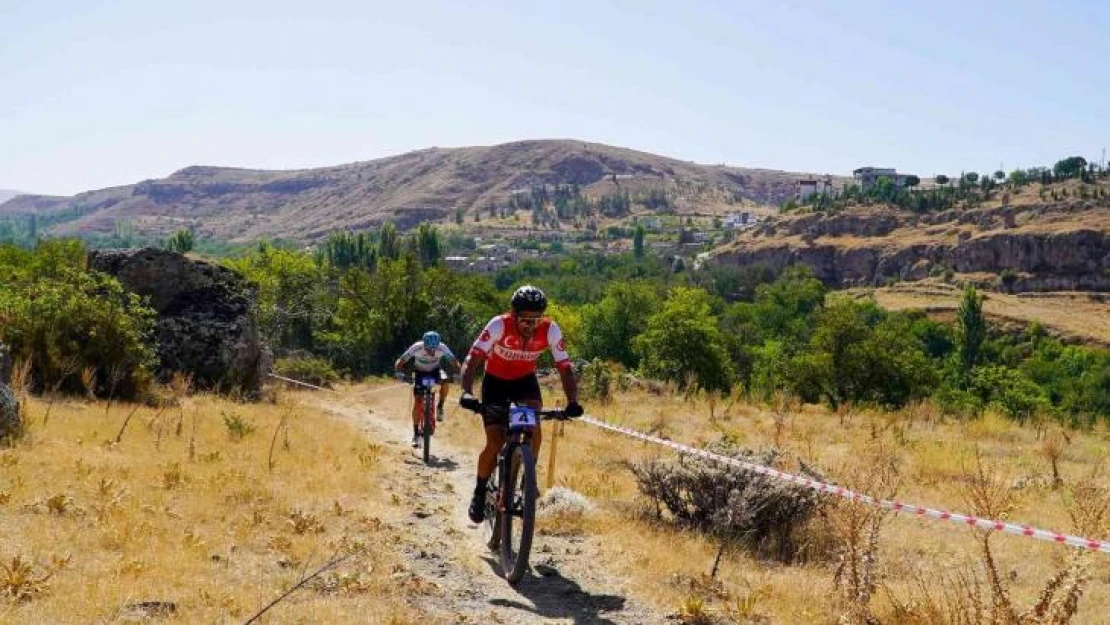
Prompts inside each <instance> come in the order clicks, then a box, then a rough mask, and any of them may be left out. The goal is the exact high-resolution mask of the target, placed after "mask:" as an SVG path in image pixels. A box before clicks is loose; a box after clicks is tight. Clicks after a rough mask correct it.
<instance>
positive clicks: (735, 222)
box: [721, 212, 755, 230]
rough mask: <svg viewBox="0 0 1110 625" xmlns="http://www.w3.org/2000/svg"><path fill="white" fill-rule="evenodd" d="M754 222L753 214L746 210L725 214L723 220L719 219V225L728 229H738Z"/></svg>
mask: <svg viewBox="0 0 1110 625" xmlns="http://www.w3.org/2000/svg"><path fill="white" fill-rule="evenodd" d="M754 223H755V215H753V214H751V213H748V212H744V213H733V214H731V215H727V216H725V218H724V220H723V221H721V225H722V226H724V227H725V228H726V229H728V230H739V229H740V228H745V227H747V226H750V225H752V224H754Z"/></svg>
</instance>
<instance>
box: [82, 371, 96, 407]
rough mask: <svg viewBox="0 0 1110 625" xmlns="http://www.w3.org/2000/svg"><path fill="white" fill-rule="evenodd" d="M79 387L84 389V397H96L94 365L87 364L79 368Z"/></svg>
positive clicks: (92, 398)
mask: <svg viewBox="0 0 1110 625" xmlns="http://www.w3.org/2000/svg"><path fill="white" fill-rule="evenodd" d="M81 387H82V388H84V389H85V398H86V399H89V400H94V399H96V367H94V366H92V365H89V366H88V367H85V368H84V369H81Z"/></svg>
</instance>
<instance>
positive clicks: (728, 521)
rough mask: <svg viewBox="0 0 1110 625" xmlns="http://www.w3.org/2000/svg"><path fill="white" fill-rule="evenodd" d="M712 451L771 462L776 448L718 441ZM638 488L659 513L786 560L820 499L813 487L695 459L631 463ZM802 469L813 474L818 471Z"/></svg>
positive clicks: (820, 503) (817, 476) (683, 458)
mask: <svg viewBox="0 0 1110 625" xmlns="http://www.w3.org/2000/svg"><path fill="white" fill-rule="evenodd" d="M710 449H711V450H712V451H714V452H715V453H719V454H721V455H726V456H730V457H733V458H738V459H741V460H745V461H747V462H753V463H756V464H762V465H766V466H773V465H774V463H775V461H776V459H777V457H778V452H777V451H775V450H769V451H766V452H764V453H762V454H757V453H755V452H752V451H749V450H742V449H736V448H733V447H732V446H731V445H730V444H727V443H720V444H716V445H713V446H710ZM629 468H630V470H631V471H632V474H633V475H634V476H635V477H636V483H637V486H638V487H639V489H640V492H641V493H642V494H643V495H644V496H646V497H647V498H648V499H650V500H651V502H652V503H653V504H654V506H655V510H656V512H657V514H659V515H660V516H662V512H663V510H664V509H666V511H667V512H668V513H669V514H670V515H671V516H672V517H673V518H674V519H675V520H676V521H677V522H679V523H680V524H682V525H685V526H687V527H690V528H692V529H695V530H698V531H702V532H706V533H709V534H713V535H715V536H718V537H720V538H722V539H725V540H731V541H737V542H740V543H742V544H744V545H746V546H748V547H749V548H752V549H754V550H756V551H757V552H760V553H764V554H771V555H774V556H775V557H778V558H779V559H781V560H784V561H787V560H790V559H792V558H793V556H794V555H795V554H796V553H797V547H798V546H797V545H796V544H795V541H794V536H795V535H796V533H797V532H798V530H800V529H801V528H802V527H803V526H804V525H806V523H807V522H808V521H809V520H810V519H811V518H813V517H814V515H815V514H816V513H817V512H818V510H819V509H820V507H821V506H822V505H823V504H824V502H823V500H822V499H821V497H820V496H819V495H818V494H817V493H816V492H815V491H812V490H809V489H807V488H802V487H800V486H796V485H794V484H788V483H786V482H782V481H779V480H772V479H770V478H767V477H764V476H762V475H758V474H755V473H751V472H749V471H742V470H739V469H736V468H731V467H728V468H723V467H721V466H719V465H717V464H715V463H711V462H708V461H705V460H700V459H696V458H686V457H681V458H679V459H677V460H652V461H648V462H643V463H639V464H633V465H630V467H629ZM803 471H804V472H805V473H807V474H809V475H810V476H812V477H814V478H816V479H823V478H822V477H821V476H820V475H816V474H813V473H812V472H810V471H805V470H804V468H803Z"/></svg>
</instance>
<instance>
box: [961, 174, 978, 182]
mask: <svg viewBox="0 0 1110 625" xmlns="http://www.w3.org/2000/svg"><path fill="white" fill-rule="evenodd" d="M963 179H964V180H966V181H968V182H969V183H971V184H975V183H976V182H978V181H979V172H976V171H969V172H967V173H966V174H964V178H963Z"/></svg>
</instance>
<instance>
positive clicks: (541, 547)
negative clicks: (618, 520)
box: [313, 388, 668, 624]
mask: <svg viewBox="0 0 1110 625" xmlns="http://www.w3.org/2000/svg"><path fill="white" fill-rule="evenodd" d="M313 397H314V401H316V402H317V404H318V405H319V406H320V408H322V409H323V410H325V411H328V412H330V413H332V414H335V415H337V416H339V417H342V418H344V419H347V420H348V421H350V422H352V423H353V424H355V425H356V427H358V428H359V430H360V431H362V432H364V433H365V434H366V435H367V437H368V438H369V439H371V440H372V441H374V442H375V443H377V444H380V445H383V446H385V447H386V448H387V449H389V450H390V452H391V453H388V454H384V455H383V460H382V461H383V462H386V463H391V464H394V465H395V468H390V469H388V471H389V478H388V479H390V480H391V483H390V484H389V485H387V486H386V490H387V492H390V493H391V495H392V496H393V497H394V503H396V504H397V505H396V509H397V510H398V513H397V516H396V518H392V519H388V521H390V523H391V524H393V525H395V526H396V527H403V528H405V529H406V530H407V531H406V532H405V538H404V539H403V542H402V543H401V544H399V545H397V546H396V548H397V549H399V550H400V551H401V552H402V553H403V554H404V555H405V556H406V560H407V563H408V566H409V567H410V570H408V571H402V572H398V574H399V575H400V576H411V577H409V579H410V581H413V582H415V583H414V584H410V587H412V586H417V587H419V588H421V589H422V591H421V592H419V593H417V597H416V599H415V600H414V601H415V602H416V604H415V605H416V607H417V608H418V609H419V610H421V611H422V612H424V613H425V614H428V615H429V616H431V617H436V618H439V619H442V620H443V621H444V622H447V623H537V622H545V623H575V624H592V623H604V624H620V623H628V624H642V623H664V622H667V620H668V619H667V618H666V617H665V616H664V615H661V614H658V613H656V612H654V611H653V610H651V609H650V608H649V607H647V606H645V605H643V604H641V603H639V602H636V601H634V600H632V599H631V598H629V593H628V583H627V581H626V580H624V579H619V578H617V577H615V576H613V575H612V574H610V573H608V572H607V571H606V570H605V568H604V566H603V565H604V559H603V557H602V556H601V555H600V550H599V545H598V543H597V539H595V538H592V537H590V536H552V535H541V534H540V533H539V532H537V535H536V538H535V541H534V544H533V548H532V556H531V558H530V561H531V565H532V569H531V571H530V572H529V573H528V574H526V575H525V577H524V579H522V580H521V581H520V582H519V583H518V584H517V585H516V586H515V587H514V586H510V585H509V584H508V583H507V582H506V581H505V580H504V579H503V578H502V577H500V574H499V565H498V562H497V557H496V554H495V553H493V552H490V551H489V550H488V549H487V548H486V546H485V544H484V536H483V531H482V528H479V527H478V526H476V525H475V524H473V523H471V522H470V520H469V519H468V518H467V515H466V504H467V502H468V500H469V494H470V492H471V491H472V489H473V485H474V463H475V461H476V457H477V448H478V436H480V428H479V427H477V421H476V419H477V417H475V416H473V415H470V414H469V413H466V412H465V411H463V410H461V409H459V408H457V406H456V407H454V408H453V409H452V407H450V406H449V407H448V415H447V420H446V421H445V422H444V423H443V424H440V426H441V431H440V432H437V435H436V437H435V438H433V441H432V463H431V465H430V466H425V465H424V463H423V461H422V459H421V458H420V457H419V451H418V450H415V449H412V448H411V447H410V446H409V442H410V440H411V436H412V429H411V425H410V420H409V418H408V416H407V415H408V414H409V410H410V408H409V406H410V404H409V396H408V393H407V389H405V388H398V389H396V390H388V391H384V392H379V393H374V394H367V395H362V396H361V397H359V396H357V395H354V394H352V395H351V396H347V397H336V396H334V395H323V394H320V395H315V396H313ZM452 438H456V439H458V440H459V441H463V440H466V441H468V443H469V444H466V445H464V444H462V443H461V442H459V443H458V444H454V443H453V442H452V441H451V440H450V439H452ZM544 458H546V454H544ZM396 459H400V462H397V461H396Z"/></svg>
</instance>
